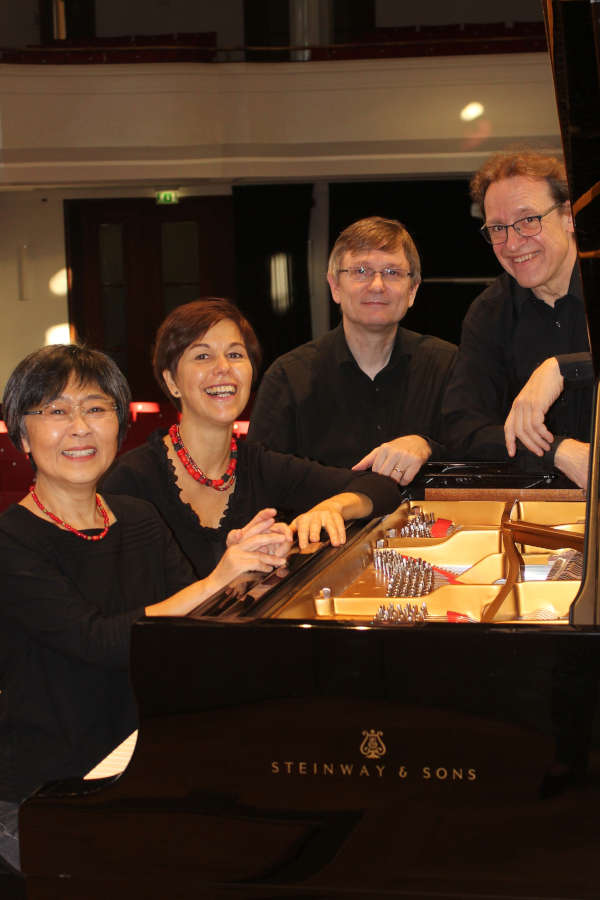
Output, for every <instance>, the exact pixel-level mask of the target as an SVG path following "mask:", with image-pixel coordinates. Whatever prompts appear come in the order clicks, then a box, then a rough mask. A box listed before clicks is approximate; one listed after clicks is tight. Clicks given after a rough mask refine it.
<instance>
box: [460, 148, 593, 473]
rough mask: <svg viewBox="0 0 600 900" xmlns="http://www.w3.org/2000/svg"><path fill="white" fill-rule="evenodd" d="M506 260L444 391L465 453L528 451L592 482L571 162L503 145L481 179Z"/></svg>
mask: <svg viewBox="0 0 600 900" xmlns="http://www.w3.org/2000/svg"><path fill="white" fill-rule="evenodd" d="M471 196H472V198H473V200H474V202H475V203H477V204H478V205H479V206H480V208H481V210H482V212H483V214H484V225H483V227H482V229H481V232H482V235H483V237H484V238H485V240H487V241H488V243H490V244H491V246H492V249H493V251H494V253H495V255H496V258H497V259H498V262H499V263H500V265H501V266H502V268H503V269H504V270H505V271H504V273H503V274H501V275H500V276H499V277H498V278H497V279H496V280H495V281H494V282H493V283H492V284H491V285H490V287H488V288H487V289H486V290H485V291H484V292H483V293H482V294H481V295H480V296H479V297H477V299H476V300H475V301H474V303H473V304H472V306H471V308H470V309H469V311H468V313H467V315H466V316H465V320H464V323H463V330H462V337H461V344H460V349H459V355H458V360H457V364H456V367H455V369H454V373H453V377H452V380H451V383H450V385H449V388H448V391H447V393H446V399H445V403H444V415H445V429H446V437H447V443H448V445H449V446H450V449H451V451H452V452H453V454H454V455H455V456H457V457H460V458H464V459H502V458H504V459H506V456H507V453H508V456H510V457H516V459H517V461H518V462H519V464H520V465H521V466H522V467H523V468H525V469H530V470H535V469H546V470H547V469H550V468H552V466H554V467H555V468H556V469H558V470H560V471H561V472H562V473H563V474H564V475H566V476H567V477H568V478H570V479H571V480H572V481H573V482H575V483H576V484H577V485H578V486H579V487H585V485H586V483H587V468H588V456H589V443H588V442H589V429H590V420H591V403H592V385H591V382H592V369H591V360H590V356H589V340H588V334H587V323H586V317H585V308H584V303H583V296H582V288H581V278H580V274H579V269H578V266H577V265H576V260H577V248H576V244H575V236H574V227H573V217H572V213H571V207H570V204H569V194H568V187H567V179H566V172H565V167H564V164H563V162H562V161H561V160H560V159H558V158H557V157H555V156H550V155H548V154H544V153H540V152H537V151H531V150H527V151H521V152H509V153H497V154H495V155H494V156H492V157H490V158H489V159H488V160H487V161H486V162H485V163H484V165H483V166H482V167H481V169H480V170H479V171H478V172H477V173H476V174H475V175H474V176H473V179H472V181H471Z"/></svg>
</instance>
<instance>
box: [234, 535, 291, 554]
mask: <svg viewBox="0 0 600 900" xmlns="http://www.w3.org/2000/svg"><path fill="white" fill-rule="evenodd" d="M285 543H287V538H286V535H285V534H281V533H279V532H276V531H268V532H266V533H264V532H260V533H259V534H250V535H246V537H245V538H244V539H243V541H241V542H240V543H239V544H238V545H237V546H238V547H240V548H241V549H243V550H245V551H246V552H253V551H256V550H258V548H259V547H265V546H267V545H271V546H276V547H280V546H282V545H283V544H285Z"/></svg>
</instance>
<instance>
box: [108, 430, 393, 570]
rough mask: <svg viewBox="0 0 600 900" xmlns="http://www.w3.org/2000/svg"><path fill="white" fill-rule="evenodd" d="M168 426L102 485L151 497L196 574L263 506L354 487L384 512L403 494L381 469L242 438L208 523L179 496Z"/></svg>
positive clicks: (306, 502)
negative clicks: (215, 520)
mask: <svg viewBox="0 0 600 900" xmlns="http://www.w3.org/2000/svg"><path fill="white" fill-rule="evenodd" d="M165 433H166V432H165V431H155V432H153V434H151V435H150V438H149V439H148V442H147V443H146V444H142V446H141V447H136V449H135V450H131V451H130V452H129V453H124V454H123V456H120V457H119V458H118V459H117V461H116V464H115V466H114V467H113V469H111V471H110V472H109V473H108V475H107V476H106V477H105V478H104V480H103V482H102V484H103V488H104V489H105V490H107V491H110V492H111V493H123V494H131V495H132V496H135V497H143V498H144V499H146V500H151V501H152V503H154V505H155V506H156V507H157V509H158V510H159V512H160V514H161V515H162V517H163V519H164V520H165V522H166V523H167V525H168V526H169V528H170V529H171V531H172V532H173V534H174V535H175V538H176V540H177V542H178V544H179V546H180V547H181V549H182V551H183V553H184V554H185V555H186V556H187V558H188V560H189V561H190V563H191V564H192V566H193V568H194V571H195V573H196V576H197V578H204V577H205V576H206V575H208V573H209V572H210V571H212V569H214V567H215V565H216V564H217V562H218V561H219V559H220V558H221V556H222V555H223V553H224V552H225V541H226V538H227V534H228V532H229V531H231V529H232V528H242V527H243V526H244V525H245V524H246V523H247V522H248V521H249V520H250V519H251V518H252V517H253V516H254V515H256V513H257V512H258V511H259V510H261V509H264V508H265V507H269V506H273V507H275V509H277V510H278V512H279V513H281V514H283V515H285V514H288V513H289V514H297V513H301V512H305V511H306V510H307V509H310V507H311V506H314V505H315V504H316V503H320V502H321V500H324V499H325V498H326V497H330V496H332V494H338V493H340V492H341V491H355V492H359V493H362V494H366V495H367V497H369V498H370V499H371V500H372V502H373V513H372V515H374V516H380V515H383V514H385V513H388V512H391V511H392V510H393V509H395V507H396V506H397V505H398V502H399V499H400V498H399V493H398V489H397V486H396V484H395V482H394V481H392V479H391V478H386V477H384V476H383V475H376V474H374V473H373V472H349V471H348V470H347V469H335V468H332V467H325V466H320V465H318V463H314V462H311V461H310V460H307V459H298V458H296V457H295V456H290V455H289V454H283V453H274V452H272V451H271V450H267V449H266V448H265V447H263V446H261V445H260V444H256V443H254V442H251V441H246V440H242V441H240V442H239V444H238V461H237V469H236V480H235V488H234V490H233V492H232V493H231V494H230V495H229V503H228V505H227V507H226V509H225V512H224V514H223V518H222V519H221V522H220V524H219V526H218V528H208V527H206V526H204V525H201V524H200V521H199V519H198V517H197V515H196V513H195V512H194V510H193V509H192V507H191V506H190V505H189V504H187V503H183V502H182V500H181V498H180V493H179V486H178V484H177V480H176V477H175V469H174V467H173V464H172V463H171V460H170V459H169V457H168V455H167V448H166V447H165V445H164V442H163V440H162V438H163V436H164V434H165Z"/></svg>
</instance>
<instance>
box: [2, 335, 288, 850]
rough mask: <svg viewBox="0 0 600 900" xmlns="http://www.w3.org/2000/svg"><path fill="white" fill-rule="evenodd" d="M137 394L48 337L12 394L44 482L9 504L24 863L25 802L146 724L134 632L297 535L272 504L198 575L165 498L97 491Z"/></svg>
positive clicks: (7, 756)
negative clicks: (171, 523) (166, 518)
mask: <svg viewBox="0 0 600 900" xmlns="http://www.w3.org/2000/svg"><path fill="white" fill-rule="evenodd" d="M128 408H129V388H128V386H127V383H126V381H125V378H124V377H123V375H122V374H121V372H120V371H119V369H118V367H117V366H116V365H115V363H114V362H113V361H112V360H111V359H110V358H109V357H107V356H105V355H104V354H103V353H100V352H98V351H95V350H90V349H87V348H84V347H77V346H55V347H46V348H44V349H42V350H38V351H36V352H35V353H32V354H31V355H30V356H28V357H27V358H26V359H25V360H23V362H21V363H20V364H19V365H18V366H17V368H16V369H15V371H14V372H13V373H12V375H11V376H10V378H9V380H8V384H7V386H6V390H5V393H4V398H3V410H4V415H5V419H6V422H7V428H8V430H9V434H10V436H11V439H12V440H13V442H14V443H15V444H16V445H17V446H18V447H19V448H21V449H22V450H24V451H25V452H26V453H27V454H29V456H30V458H31V461H32V464H33V466H34V469H35V482H34V484H33V485H32V486H31V488H30V491H29V493H28V494H27V496H26V497H24V498H23V499H22V500H21V501H20V503H18V504H15V505H13V506H11V507H10V508H9V509H8V510H6V511H5V512H4V513H3V514H2V515H1V516H0V571H1V572H2V593H1V595H0V855H1V856H3V857H4V858H5V859H7V860H8V862H9V863H11V864H12V865H13V866H15V867H18V865H19V851H18V839H17V810H18V804H19V802H20V801H21V800H22V799H23V798H24V797H25V796H27V795H28V794H30V793H31V792H32V791H34V790H35V789H36V788H37V787H39V786H40V785H42V784H43V783H44V782H47V781H52V780H55V779H62V778H67V777H81V776H83V775H84V774H85V773H86V772H87V771H89V770H90V769H91V768H93V766H94V765H96V763H98V762H99V761H100V760H101V759H102V758H103V757H104V756H106V755H107V754H108V753H109V752H110V751H111V750H113V749H114V747H116V746H117V745H118V744H119V743H120V742H121V741H122V740H123V739H124V738H125V737H126V736H127V735H128V734H130V733H131V732H132V731H133V730H134V729H135V727H136V710H135V702H134V698H133V695H132V692H131V687H130V684H129V674H128V665H129V639H130V630H131V625H132V624H133V622H134V621H135V620H136V619H138V618H140V617H141V616H143V615H144V614H145V615H149V616H151V615H186V614H187V613H189V612H190V611H191V610H192V609H194V608H195V607H197V606H199V605H200V604H201V603H202V602H203V601H204V600H206V599H207V598H208V597H210V596H212V595H213V594H214V593H215V592H216V591H218V590H220V589H221V588H222V587H224V586H225V585H226V584H228V582H229V581H231V579H232V578H234V577H235V576H237V575H239V574H242V573H244V572H247V571H250V570H253V571H256V570H258V571H262V572H268V571H270V570H271V568H272V567H273V566H279V565H282V564H283V563H284V561H285V551H286V549H287V547H288V546H289V545H288V543H287V540H286V535H285V534H281V533H273V532H271V530H270V526H271V525H272V524H273V519H272V517H269V516H264V517H263V518H262V519H261V521H260V522H258V523H255V525H254V527H253V528H250V529H248V530H247V531H246V533H245V534H244V536H243V538H242V540H241V541H238V542H237V543H236V544H235V546H233V547H232V548H231V549H230V550H228V551H227V553H226V554H225V556H224V557H223V558H222V559H221V561H220V562H219V565H218V566H216V568H214V570H212V571H210V572H208V573H207V576H206V577H205V578H204V579H202V580H201V581H197V580H196V579H195V576H194V574H193V572H192V570H191V567H190V566H189V564H188V563H187V561H186V560H185V558H184V557H183V556H182V554H181V552H180V550H179V548H178V547H177V544H176V542H175V541H174V540H173V538H172V536H171V533H170V532H169V530H168V529H167V528H166V527H165V525H164V523H163V521H162V519H161V518H160V516H159V515H158V513H157V512H156V510H155V509H154V507H153V506H152V505H151V504H149V503H146V502H145V501H143V500H138V499H134V498H131V497H117V496H115V497H113V496H105V495H100V494H98V493H97V491H96V485H97V482H98V480H99V478H100V476H101V475H103V474H104V473H105V471H106V470H107V469H108V467H109V466H110V465H111V463H112V462H113V460H114V457H115V454H116V452H117V448H118V445H119V441H120V440H121V439H122V437H123V434H124V431H125V427H126V423H127V415H128Z"/></svg>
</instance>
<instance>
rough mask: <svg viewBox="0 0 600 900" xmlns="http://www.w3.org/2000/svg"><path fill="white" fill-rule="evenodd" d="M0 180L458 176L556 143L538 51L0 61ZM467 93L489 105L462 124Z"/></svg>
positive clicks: (548, 83) (548, 81)
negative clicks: (100, 62) (506, 152)
mask: <svg viewBox="0 0 600 900" xmlns="http://www.w3.org/2000/svg"><path fill="white" fill-rule="evenodd" d="M0 95H1V97H2V106H1V115H2V122H1V131H2V135H3V150H4V158H3V164H2V165H1V166H0V184H4V185H6V186H13V187H16V186H25V185H30V186H42V185H55V186H57V185H80V184H90V185H95V186H99V185H106V184H118V183H124V184H131V182H132V181H137V182H146V183H148V182H152V181H160V182H165V181H171V182H175V184H178V183H188V182H190V181H197V180H202V181H206V180H209V181H214V180H215V179H224V180H226V181H231V180H236V179H237V180H276V179H287V180H289V179H294V178H304V179H315V178H317V179H318V178H323V179H332V178H342V177H343V178H346V177H379V178H389V177H394V176H396V175H423V174H436V175H439V174H447V173H461V174H464V173H468V172H471V171H473V169H475V168H476V167H477V166H478V165H479V164H480V162H481V161H482V160H483V158H484V156H485V155H486V154H487V153H489V152H490V151H492V150H494V149H497V148H500V147H505V146H506V145H507V144H513V143H517V142H518V143H521V144H523V143H528V144H535V145H537V146H540V145H542V146H548V145H551V146H553V147H559V146H560V142H559V140H558V122H557V117H556V108H555V100H554V89H553V83H552V75H551V71H550V66H549V62H548V58H547V56H546V54H543V53H532V54H506V55H504V54H502V55H490V56H467V57H436V58H434V59H424V58H418V59H389V60H359V61H331V62H312V63H306V64H304V63H279V64H258V63H255V64H253V63H236V64H233V63H231V64H221V65H218V66H215V65H209V64H204V65H203V64H164V65H158V66H152V65H139V66H116V65H106V66H64V67H61V66H37V67H36V66H3V67H0ZM473 100H477V101H479V102H480V103H482V104H483V105H484V107H485V114H484V116H483V117H482V118H481V119H478V120H477V121H476V122H475V123H465V122H462V121H461V119H460V117H459V113H460V110H461V109H462V108H463V106H464V105H465V104H467V103H469V102H470V101H473Z"/></svg>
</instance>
